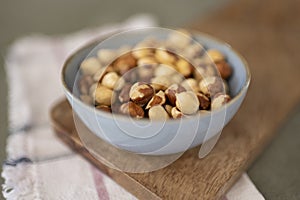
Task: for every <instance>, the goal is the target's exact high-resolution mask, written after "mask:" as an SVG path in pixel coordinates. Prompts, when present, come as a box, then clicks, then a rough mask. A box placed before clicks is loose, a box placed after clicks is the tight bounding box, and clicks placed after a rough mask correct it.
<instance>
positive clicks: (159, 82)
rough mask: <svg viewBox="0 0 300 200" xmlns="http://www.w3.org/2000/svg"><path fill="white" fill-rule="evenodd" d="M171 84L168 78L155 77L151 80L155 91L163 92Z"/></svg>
mask: <svg viewBox="0 0 300 200" xmlns="http://www.w3.org/2000/svg"><path fill="white" fill-rule="evenodd" d="M171 84H172V80H171V79H170V77H169V76H156V77H154V78H152V79H151V85H152V86H153V87H154V89H155V90H156V91H158V90H165V89H166V88H168V87H169V86H170V85H171Z"/></svg>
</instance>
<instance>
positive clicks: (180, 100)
mask: <svg viewBox="0 0 300 200" xmlns="http://www.w3.org/2000/svg"><path fill="white" fill-rule="evenodd" d="M175 96H176V107H177V108H178V109H179V110H180V111H181V112H182V113H183V114H187V115H190V114H194V113H195V112H197V111H198V110H199V100H198V98H197V96H196V94H195V93H194V92H192V91H186V92H181V93H177V94H175Z"/></svg>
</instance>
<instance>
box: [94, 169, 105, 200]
mask: <svg viewBox="0 0 300 200" xmlns="http://www.w3.org/2000/svg"><path fill="white" fill-rule="evenodd" d="M91 170H92V173H93V177H94V182H95V187H96V190H97V194H98V198H99V200H109V195H108V192H107V190H106V188H105V185H104V182H103V175H102V173H101V172H100V171H99V170H98V169H96V168H95V167H94V166H91Z"/></svg>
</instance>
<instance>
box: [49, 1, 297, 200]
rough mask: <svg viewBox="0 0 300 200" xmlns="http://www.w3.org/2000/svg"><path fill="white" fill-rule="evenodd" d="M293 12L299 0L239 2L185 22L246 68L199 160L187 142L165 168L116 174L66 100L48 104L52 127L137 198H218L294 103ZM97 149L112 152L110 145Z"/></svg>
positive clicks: (295, 34)
mask: <svg viewBox="0 0 300 200" xmlns="http://www.w3.org/2000/svg"><path fill="white" fill-rule="evenodd" d="M299 13H300V2H299V1H292V0H289V1H280V0H275V1H273V0H272V1H271V0H266V1H263V2H262V1H258V0H241V1H235V2H234V3H232V4H231V5H229V6H228V7H227V8H226V9H224V10H223V11H220V12H218V13H217V14H216V15H213V16H212V17H210V18H209V19H207V20H205V21H203V22H201V23H199V22H195V23H194V24H193V25H192V26H191V27H192V28H194V29H198V30H201V31H202V32H208V33H210V34H212V35H214V36H217V37H219V38H221V39H223V40H225V41H227V42H228V43H230V44H231V45H232V46H233V47H234V48H236V49H237V50H238V51H240V52H241V53H242V55H244V57H245V58H246V60H247V61H248V62H249V65H250V70H251V72H252V83H251V86H250V88H249V93H248V95H247V97H246V99H245V102H244V103H243V105H242V107H241V109H240V110H239V112H238V113H237V115H236V116H235V117H234V118H233V120H232V121H231V122H230V123H229V124H228V125H227V126H226V127H225V129H224V130H223V133H222V135H221V138H220V140H219V141H218V143H217V145H216V146H215V148H214V149H213V151H212V152H211V153H210V154H209V155H208V156H207V157H205V158H204V159H201V160H199V159H198V157H197V150H198V149H196V148H194V149H191V150H189V151H187V152H186V153H185V154H184V155H183V156H182V157H181V158H180V159H179V160H177V161H176V162H175V163H173V164H172V165H170V166H168V167H166V168H164V169H161V170H158V171H155V172H151V173H144V174H131V173H122V172H119V171H117V170H113V169H110V168H108V167H106V166H105V165H103V164H102V163H100V162H98V161H97V160H95V159H94V158H93V157H92V156H91V155H90V154H89V153H88V151H86V150H85V149H84V147H83V145H82V143H81V141H80V140H79V138H78V136H77V133H76V129H75V127H74V121H73V118H72V117H73V115H72V110H71V108H70V106H69V105H68V103H66V102H65V101H63V102H60V103H58V104H57V105H55V106H54V108H53V109H52V112H51V113H52V114H51V117H52V120H53V126H54V129H55V130H56V131H57V133H58V134H57V135H58V136H59V137H60V138H62V139H63V140H64V141H65V142H66V143H67V144H69V145H70V146H71V147H72V148H73V149H75V150H77V151H78V152H80V153H81V154H82V155H83V156H84V157H86V158H87V159H89V160H90V161H91V162H93V163H94V164H95V165H96V166H98V167H99V168H100V169H102V170H103V171H104V172H105V173H107V174H108V175H109V176H110V177H112V178H113V179H114V180H115V181H116V182H118V183H119V184H120V185H122V186H123V187H124V188H126V189H127V190H128V191H129V192H131V193H133V194H134V195H135V196H137V197H138V198H140V199H158V198H163V199H218V198H220V197H221V196H222V195H224V194H225V192H226V191H227V190H228V189H229V188H230V187H231V186H232V184H233V183H234V182H235V180H236V179H237V178H238V177H239V176H240V174H241V172H242V171H243V170H245V169H247V167H249V165H250V164H251V162H252V161H253V160H254V159H255V158H256V157H257V156H258V155H259V153H260V152H261V151H262V150H263V148H264V147H265V146H266V145H267V144H268V143H269V142H270V140H271V139H272V138H273V137H274V135H275V134H276V129H277V128H278V127H279V126H280V124H281V123H283V121H284V120H285V118H286V117H287V115H288V113H289V112H290V111H292V110H293V108H294V107H295V105H296V104H297V103H298V102H299V101H300V89H299V80H300V67H299V59H298V53H299V52H300V40H299V35H300V17H299ZM87 133H88V132H87ZM105 144H106V143H103V145H105ZM106 145H107V144H106ZM103 148H110V150H111V146H103Z"/></svg>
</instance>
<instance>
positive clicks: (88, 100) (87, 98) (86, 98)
mask: <svg viewBox="0 0 300 200" xmlns="http://www.w3.org/2000/svg"><path fill="white" fill-rule="evenodd" d="M80 99H81V100H82V101H83V102H84V103H86V104H89V105H91V104H92V103H93V99H92V97H90V96H89V95H80Z"/></svg>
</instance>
